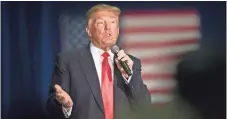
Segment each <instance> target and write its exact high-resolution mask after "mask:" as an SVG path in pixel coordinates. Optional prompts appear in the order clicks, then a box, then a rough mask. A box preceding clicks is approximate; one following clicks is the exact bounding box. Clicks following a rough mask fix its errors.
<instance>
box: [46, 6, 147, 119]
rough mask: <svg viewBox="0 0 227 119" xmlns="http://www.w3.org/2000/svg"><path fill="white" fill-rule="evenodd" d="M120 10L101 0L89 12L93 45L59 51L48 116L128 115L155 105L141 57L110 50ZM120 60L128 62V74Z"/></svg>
mask: <svg viewBox="0 0 227 119" xmlns="http://www.w3.org/2000/svg"><path fill="white" fill-rule="evenodd" d="M119 15H120V9H119V8H117V7H114V6H110V5H105V4H99V5H96V6H94V7H92V8H91V9H90V10H89V11H88V13H87V25H86V31H87V33H88V36H89V39H90V41H91V42H90V43H89V45H88V46H84V47H82V48H79V49H74V50H72V51H67V52H64V53H60V54H59V55H58V56H57V58H56V62H55V67H54V72H53V77H52V81H51V85H50V93H49V98H48V101H47V105H46V106H47V111H48V114H49V115H50V116H52V117H54V118H71V119H120V118H122V119H126V118H128V116H131V115H132V114H133V113H134V112H138V110H140V109H142V108H143V107H144V106H148V105H150V95H149V92H148V89H147V87H146V86H145V85H144V84H143V81H142V79H141V63H140V60H139V59H137V58H135V57H133V56H131V55H127V54H126V53H125V52H124V51H123V50H120V51H119V52H118V53H117V55H114V54H113V53H112V52H111V50H110V49H111V47H112V46H113V45H114V44H115V43H116V41H117V39H118V35H119ZM118 60H121V61H127V64H128V66H129V68H130V69H131V72H132V75H131V76H128V75H127V74H126V73H125V71H124V70H122V67H121V66H120V65H119V63H118Z"/></svg>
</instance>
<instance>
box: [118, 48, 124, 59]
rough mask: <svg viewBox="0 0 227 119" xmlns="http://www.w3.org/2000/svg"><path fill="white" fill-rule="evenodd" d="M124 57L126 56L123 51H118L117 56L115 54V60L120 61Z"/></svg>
mask: <svg viewBox="0 0 227 119" xmlns="http://www.w3.org/2000/svg"><path fill="white" fill-rule="evenodd" d="M125 55H126V54H125V52H124V51H123V50H120V51H119V52H118V54H117V56H118V57H117V59H118V60H120V59H122V58H123V57H124V56H125Z"/></svg>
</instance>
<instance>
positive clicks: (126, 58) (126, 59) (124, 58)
mask: <svg viewBox="0 0 227 119" xmlns="http://www.w3.org/2000/svg"><path fill="white" fill-rule="evenodd" d="M129 60H130V59H129V58H128V57H123V58H122V59H121V61H127V62H128V61H129Z"/></svg>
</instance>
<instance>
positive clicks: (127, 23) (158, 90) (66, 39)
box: [60, 9, 200, 104]
mask: <svg viewBox="0 0 227 119" xmlns="http://www.w3.org/2000/svg"><path fill="white" fill-rule="evenodd" d="M60 24H61V26H60V30H61V35H62V37H61V45H62V50H63V51H64V50H69V49H72V48H75V47H80V46H81V45H82V44H87V43H88V41H89V40H88V39H87V35H86V32H85V18H83V16H78V15H73V14H71V15H70V14H63V15H62V16H61V20H60ZM120 32H121V33H120V37H119V41H120V44H121V46H122V48H123V49H124V50H125V51H126V52H127V53H129V54H131V55H134V56H136V57H138V58H139V59H140V60H141V62H142V78H143V81H144V83H145V84H146V85H147V86H148V89H149V91H150V94H151V101H152V103H153V104H165V103H168V102H170V101H171V100H172V99H173V92H174V90H175V87H176V84H177V82H176V80H175V73H176V65H177V63H178V62H179V60H180V59H181V57H182V56H183V55H184V54H186V53H187V52H189V51H193V50H196V49H198V47H199V44H198V40H199V38H200V18H199V15H198V13H197V11H196V10H194V9H177V10H176V9H169V10H167V9H160V10H147V11H145V10H143V11H140V10H137V11H135V10H126V11H124V12H123V13H122V15H121V18H120Z"/></svg>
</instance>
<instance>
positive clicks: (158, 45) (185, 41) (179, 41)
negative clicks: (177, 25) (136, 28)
mask: <svg viewBox="0 0 227 119" xmlns="http://www.w3.org/2000/svg"><path fill="white" fill-rule="evenodd" d="M138 40H139V39H138ZM127 41H128V42H129V41H130V40H127ZM197 42H198V39H197V38H194V39H176V40H174V41H165V42H148V43H147V42H139V43H138V42H137V43H124V44H123V47H124V48H126V49H131V48H133V49H134V48H140V49H143V48H162V47H169V46H178V45H188V44H196V43H197Z"/></svg>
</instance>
